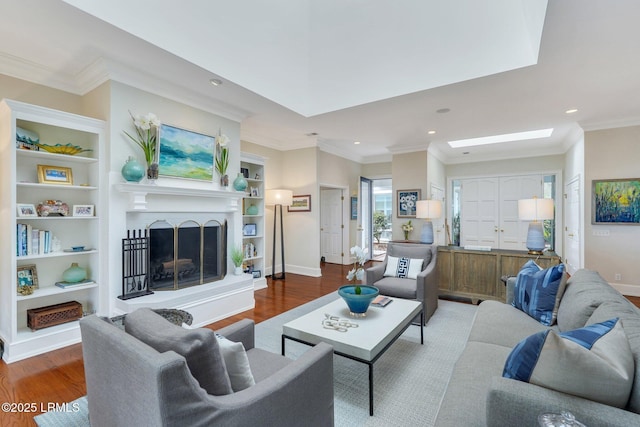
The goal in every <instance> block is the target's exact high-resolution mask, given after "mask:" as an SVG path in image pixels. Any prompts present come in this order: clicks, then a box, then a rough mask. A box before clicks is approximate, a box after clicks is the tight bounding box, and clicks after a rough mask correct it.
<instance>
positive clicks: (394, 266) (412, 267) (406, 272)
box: [384, 256, 423, 279]
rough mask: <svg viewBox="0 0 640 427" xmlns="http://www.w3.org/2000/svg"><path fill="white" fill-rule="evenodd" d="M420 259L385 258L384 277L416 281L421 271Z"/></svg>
mask: <svg viewBox="0 0 640 427" xmlns="http://www.w3.org/2000/svg"><path fill="white" fill-rule="evenodd" d="M422 262H423V260H422V259H414V258H406V257H401V258H397V257H394V256H388V257H387V268H386V269H385V271H384V276H385V277H399V278H401V279H416V278H417V277H418V274H420V272H421V271H422Z"/></svg>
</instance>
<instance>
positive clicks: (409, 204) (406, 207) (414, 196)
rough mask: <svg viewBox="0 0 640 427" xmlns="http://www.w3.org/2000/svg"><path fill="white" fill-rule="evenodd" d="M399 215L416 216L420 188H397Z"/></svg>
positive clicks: (403, 216)
mask: <svg viewBox="0 0 640 427" xmlns="http://www.w3.org/2000/svg"><path fill="white" fill-rule="evenodd" d="M396 193H397V203H396V206H397V210H398V213H397V217H398V218H415V217H416V202H417V201H418V200H420V193H421V190H420V189H416V190H397V191H396Z"/></svg>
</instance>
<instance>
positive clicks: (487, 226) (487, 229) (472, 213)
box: [460, 178, 499, 248]
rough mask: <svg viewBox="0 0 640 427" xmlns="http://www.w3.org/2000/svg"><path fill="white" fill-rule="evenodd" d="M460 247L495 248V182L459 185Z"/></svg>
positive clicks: (491, 179) (496, 223)
mask: <svg viewBox="0 0 640 427" xmlns="http://www.w3.org/2000/svg"><path fill="white" fill-rule="evenodd" d="M460 205H461V206H460V245H461V246H465V245H478V246H491V247H492V248H497V247H499V246H498V217H499V204H498V179H497V178H478V179H475V178H474V179H465V180H462V181H461V202H460Z"/></svg>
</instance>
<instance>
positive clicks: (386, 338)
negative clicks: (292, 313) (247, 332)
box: [282, 298, 424, 415]
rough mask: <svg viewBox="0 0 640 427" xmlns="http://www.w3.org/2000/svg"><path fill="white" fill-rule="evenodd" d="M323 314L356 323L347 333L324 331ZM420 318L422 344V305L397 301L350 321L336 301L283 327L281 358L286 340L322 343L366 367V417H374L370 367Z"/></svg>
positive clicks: (308, 343)
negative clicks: (367, 391) (367, 401)
mask: <svg viewBox="0 0 640 427" xmlns="http://www.w3.org/2000/svg"><path fill="white" fill-rule="evenodd" d="M325 313H326V314H329V315H331V316H337V317H339V318H341V319H348V320H350V321H351V322H353V323H357V324H358V327H357V328H347V331H346V332H339V331H336V330H333V329H326V328H325V327H324V326H323V323H322V321H323V320H324V319H325V318H326V317H325ZM418 314H419V315H420V325H417V326H419V327H420V344H424V329H423V326H422V325H423V324H424V313H423V311H422V303H421V302H419V301H411V300H405V299H400V298H393V302H392V303H391V304H389V305H387V306H386V307H384V308H381V307H374V306H371V307H370V308H369V310H368V311H367V315H366V317H362V318H355V319H354V318H351V317H350V316H349V309H348V308H347V305H346V303H345V302H344V301H343V300H342V299H337V300H335V301H333V302H331V303H329V304H327V305H325V306H322V307H320V308H318V309H317V310H314V311H312V312H310V313H308V314H305V315H304V316H301V317H299V318H297V319H295V320H292V321H291V322H288V323H286V324H284V325H283V326H282V355H283V356H284V355H285V339H290V340H293V341H297V342H300V343H303V344H307V345H316V344H318V343H320V342H325V343H327V344H331V345H332V346H333V352H334V353H335V354H337V355H340V356H344V357H347V358H349V359H352V360H356V361H358V362H361V363H366V364H367V365H369V415H373V364H374V363H375V361H376V360H378V358H379V357H380V356H382V355H383V354H384V352H385V351H387V349H388V348H389V347H390V346H391V344H393V343H394V342H395V341H396V340H397V339H398V337H400V335H402V333H403V332H404V331H405V330H406V329H407V328H408V327H409V326H410V325H411V321H412V320H413V319H414V318H415V317H416V316H417V315H418Z"/></svg>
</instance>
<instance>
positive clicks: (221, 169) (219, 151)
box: [216, 130, 229, 178]
mask: <svg viewBox="0 0 640 427" xmlns="http://www.w3.org/2000/svg"><path fill="white" fill-rule="evenodd" d="M228 144H229V138H228V137H227V135H224V134H223V133H222V132H221V131H220V130H218V136H217V137H216V171H217V172H218V174H220V177H221V178H222V177H223V176H224V175H226V174H227V168H228V167H229V147H227V145H228Z"/></svg>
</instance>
